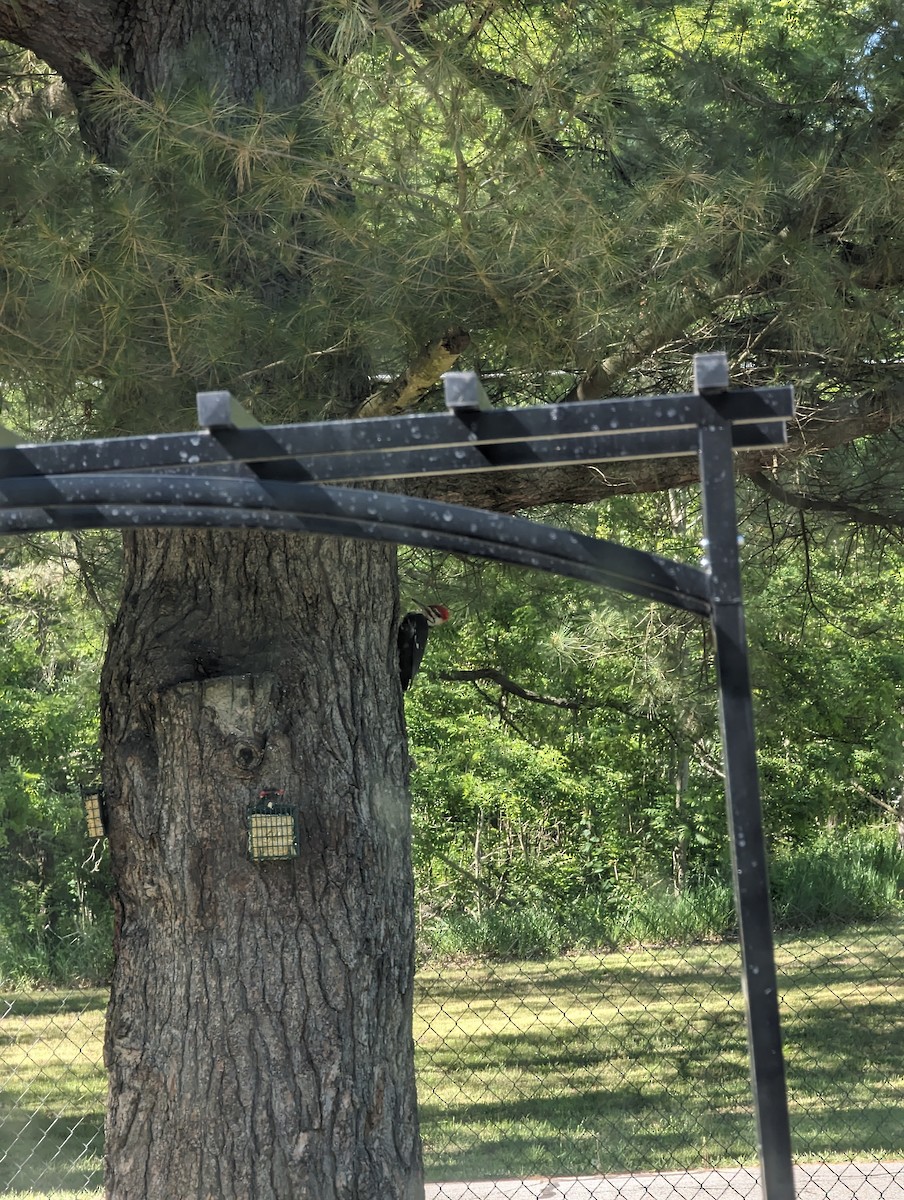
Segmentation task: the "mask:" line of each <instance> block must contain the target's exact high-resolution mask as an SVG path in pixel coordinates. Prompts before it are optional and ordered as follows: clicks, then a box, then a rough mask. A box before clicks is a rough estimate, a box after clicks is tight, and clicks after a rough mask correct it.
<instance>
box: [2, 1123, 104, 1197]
mask: <svg viewBox="0 0 904 1200" xmlns="http://www.w3.org/2000/svg"><path fill="white" fill-rule="evenodd" d="M103 1148H104V1117H103V1113H102V1112H91V1113H86V1114H84V1115H82V1116H78V1117H55V1116H54V1115H53V1114H52V1113H49V1112H46V1111H45V1112H35V1113H27V1112H25V1111H24V1110H23V1109H18V1110H15V1111H12V1112H10V1111H5V1112H2V1113H0V1194H7V1193H8V1192H10V1191H17V1192H36V1193H38V1194H39V1195H51V1194H53V1193H54V1192H56V1191H80V1190H82V1189H86V1188H88V1189H98V1188H100V1187H101V1186H102V1184H103V1167H102V1163H103Z"/></svg>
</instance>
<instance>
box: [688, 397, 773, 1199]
mask: <svg viewBox="0 0 904 1200" xmlns="http://www.w3.org/2000/svg"><path fill="white" fill-rule="evenodd" d="M700 475H701V483H702V493H703V527H704V533H705V542H704V545H705V548H706V553H707V557H708V559H709V569H710V580H711V587H712V613H711V617H710V620H711V623H712V631H713V638H714V641H715V649H716V670H717V674H718V685H719V720H720V724H721V729H722V755H723V761H724V764H725V796H726V806H727V809H728V831H729V839H730V842H731V860H732V872H733V877H734V893H735V904H736V906H737V914H738V924H739V928H740V940H741V962H742V972H743V975H742V982H743V987H744V995H745V999H746V1010H747V1038H748V1044H749V1049H750V1074H751V1085H752V1089H753V1103H754V1109H755V1112H756V1124H757V1143H758V1149H759V1157H760V1171H761V1181H762V1188H763V1197H764V1200H794V1174H793V1169H792V1162H791V1132H790V1126H789V1121H788V1096H787V1089H786V1086H785V1063H784V1055H783V1053H782V1037H781V1026H780V1022H779V1010H778V993H777V982H776V972H775V950H774V945H773V938H772V913H771V907H770V902H769V878H768V872H767V865H766V844H765V838H764V836H763V815H762V804H761V801H760V788H759V778H758V774H757V764H756V744H755V738H754V725H753V698H752V695H751V688H750V668H749V664H748V656H747V635H746V632H745V625H744V606H743V603H742V600H741V578H740V568H739V561H738V542H739V539H738V524H737V511H736V505H735V489H734V467H733V463H732V446H731V430H730V427H729V424H728V422H727V421H726V420H724V419H723V418H721V417H720V416H719V414H718V412H717V402H716V406H714V408H713V416H712V421H711V422H710V423H708V424H707V425H705V426H703V427H701V429H700Z"/></svg>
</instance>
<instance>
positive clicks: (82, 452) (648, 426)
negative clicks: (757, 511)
mask: <svg viewBox="0 0 904 1200" xmlns="http://www.w3.org/2000/svg"><path fill="white" fill-rule="evenodd" d="M225 395H228V393H225ZM706 403H707V402H706V401H705V400H704V399H703V397H701V396H685V395H678V396H662V397H653V398H641V399H638V400H598V401H597V400H593V401H586V402H584V403H580V404H559V405H540V406H538V407H535V408H524V409H504V410H496V411H492V412H483V411H478V412H473V411H466V412H465V413H464V414H463V415H450V414H447V413H427V414H422V415H419V416H408V417H377V418H374V419H372V420H367V421H361V420H357V421H328V422H316V423H312V424H307V425H274V426H267V427H260V426H258V427H251V428H231V427H220V426H217V427H215V432H208V431H200V430H199V431H197V432H194V433H178V434H171V433H162V434H148V435H146V436H144V437H127V438H102V439H92V440H88V441H79V442H57V443H52V444H49V445H18V446H15V447H10V446H3V445H2V444H0V475H38V474H47V475H60V474H70V473H75V472H89V471H136V470H157V469H160V468H172V469H177V470H178V469H183V468H184V469H189V468H191V467H205V466H210V465H213V464H221V465H222V464H227V463H235V462H238V461H243V462H254V463H260V462H264V461H268V460H272V461H276V460H279V459H296V460H298V461H299V462H300V463H301V464H302V466H303V467H304V468H305V470H308V471H309V472H310V473H311V477H312V478H314V477H316V478H325V479H331V480H334V481H337V482H338V481H339V480H340V479H344V480H349V481H350V480H354V479H360V480H366V479H373V478H377V477H404V476H406V475H412V474H414V475H417V474H423V473H429V472H437V471H443V472H445V473H448V472H449V471H473V470H475V469H479V470H487V469H490V470H492V469H498V468H494V466H493V463H492V462H491V461H489V460H490V459H491V458H492V456H493V455H494V454H495V455H497V457H498V458H499V465H500V467H507V468H515V467H529V466H549V465H553V464H555V463H558V464H562V463H567V462H582V461H583V462H586V461H594V460H595V461H599V462H603V461H606V460H607V458H622V457H626V456H627V457H645V456H647V455H648V454H676V453H678V454H691V453H696V444H695V443H693V437H694V436H695V434H692V436H691V437H680V436H677V435H678V434H680V431H681V430H687V431H693V430H696V428H697V427H698V425H699V423H700V421H701V420H703V419H705V415H706V411H707V410H706V409H705V408H704V407H703V405H705V404H706ZM720 403H721V404H722V406H723V408H724V410H725V412H726V414H727V415H726V419H727V420H729V421H730V422H731V423H732V424H733V425H734V426H737V427H738V433H737V434H736V435H733V436H737V438H738V443H737V444H738V446H739V447H740V446H743V445H749V444H753V445H764V444H767V443H768V444H773V443H774V442H777V441H783V440H784V436H783V432H782V428H781V423H782V422H783V421H785V420H787V419H788V418H789V417H790V416H791V414H792V412H793V391H792V389H791V388H764V389H758V390H757V389H746V390H743V391H737V392H728V393H727V394H726V396H725V397H724V398H721V397H720ZM749 426H752V427H754V430H755V429H756V427H757V426H759V427H760V429H759V431H753V432H751V433H750V439H751V440H750V441H749V442H745V441H744V440H743V439H744V438H745V437H746V436H747V435H745V434H744V433H742V432H741V430H742V429H743V428H746V427H749ZM660 433H664V436H663V437H658V438H657V437H656V436H655V435H657V434H660ZM651 435H653V440H649V439H650V437H651ZM571 439H574V445H573V447H572V446H571V445H570V444H569V443H570V441H571ZM584 440H587V441H588V442H589V445H588V446H587V447H586V449H589V452H590V453H589V454H585V453H584V452H583V451H582V449H581V445H580V444H581V442H582V441H584ZM506 443H513V444H519V443H527V444H528V445H525V454H524V457H523V459H522V460H521V461H519V460H518V459H517V458H516V457H514V454H513V453H506V452H505V451H503V450H502V449H501V447H502V446H504V445H505V444H506ZM531 443H533V444H535V445H536V444H538V445H537V448H536V449H535V450H534V452H533V454H531V453H529V452H528V450H529V445H530V444H531ZM692 443H693V444H692ZM478 447H481V448H483V449H484V450H486V452H487V454H486V456H484V457H480V456H479V451H478V453H477V454H475V451H477V450H478ZM443 450H449V451H452V453H451V454H449V455H446V456H445V457H443V456H441V455H439V453H438V452H440V451H443ZM459 451H462V452H463V454H462V456H461V457H460V458H459V459H457V460H456V454H457V452H459ZM430 454H436V455H437V457H436V458H435V459H434V460H431V459H430V458H429V455H430ZM357 455H364V456H368V457H367V458H366V463H365V465H364V467H363V468H359V466H358V465H357V464H356V462H355V461H353V459H352V458H351V456H357ZM381 455H385V456H386V457H385V460H384V459H382V458H381V457H380V456H381ZM420 455H426V456H427V457H425V458H420V457H419V456H420ZM346 456H349V461H348V464H347V466H343V467H342V468H341V469H340V467H339V465H338V460H339V459H342V458H344V457H346ZM321 457H322V458H324V459H326V463H325V465H324V467H323V473H322V474H317V475H315V472H316V471H317V467H316V465H315V464H314V462H313V461H312V460H314V459H317V458H321Z"/></svg>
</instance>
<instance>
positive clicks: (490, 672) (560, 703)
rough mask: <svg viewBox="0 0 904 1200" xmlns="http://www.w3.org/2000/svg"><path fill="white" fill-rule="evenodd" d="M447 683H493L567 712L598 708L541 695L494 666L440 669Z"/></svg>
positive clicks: (503, 689) (597, 704)
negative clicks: (450, 669) (466, 669)
mask: <svg viewBox="0 0 904 1200" xmlns="http://www.w3.org/2000/svg"><path fill="white" fill-rule="evenodd" d="M437 678H438V679H443V680H445V681H447V682H448V683H494V684H495V685H496V686H497V687H499V688H501V689H502V691H503V692H507V693H508V694H509V695H511V696H519V697H520V698H521V699H522V700H530V701H531V703H533V704H547V705H549V706H550V707H551V708H564V709H567V710H568V711H569V712H579V711H580V710H581V709H584V708H599V707H601V706H600V704H599V703H595V702H592V701H580V700H565V699H563V698H562V697H560V696H543V695H541V694H540V692H534V691H531V689H530V688H526V687H522V686H521V684H520V683H516V682H515V680H514V679H509V677H508V675H504V674H503V673H502V671H498V670H497V669H496V668H495V667H476V668H474V669H473V670H470V671H441V672H439V674H438V675H437Z"/></svg>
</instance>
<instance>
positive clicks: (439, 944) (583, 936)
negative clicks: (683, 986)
mask: <svg viewBox="0 0 904 1200" xmlns="http://www.w3.org/2000/svg"><path fill="white" fill-rule="evenodd" d="M771 890H772V905H773V917H774V921H775V925H776V928H778V929H788V930H799V929H808V928H816V927H832V926H840V925H845V924H853V923H861V924H862V923H864V922H869V921H877V920H879V919H881V918H882V917H885V916H889V915H892V914H894V913H898V912H904V853H902V852H901V850H900V849H899V848H898V845H897V840H896V836H895V831H894V830H892V829H890V828H885V827H879V826H866V827H864V828H861V829H854V830H850V831H847V832H837V831H833V832H831V833H822V834H820V835H817V836H816V837H815V838H814V839H812V840H811V841H810V842H808V843H806V844H805V845H798V846H786V847H780V848H779V849H778V850H777V851H776V852H775V853H774V855H773V862H772V868H771ZM734 931H735V913H734V900H733V897H732V891H731V886H730V884H729V882H728V881H727V880H718V879H705V880H702V881H698V882H697V883H696V884H695V885H694V886H691V887H688V888H687V889H686V890H685V891H683V892H681V893H676V892H675V891H674V889H673V888H672V887H671V886H669V885H668V884H665V883H663V882H662V881H660V880H656V879H653V880H649V881H641V882H632V883H630V884H628V885H624V884H622V885H619V886H617V887H614V888H612V889H611V890H610V891H609V892H608V893H606V894H605V895H601V896H600V897H598V898H592V897H590V898H588V897H585V898H583V899H580V900H577V901H575V902H573V903H570V904H567V905H563V904H561V903H555V902H553V901H552V900H550V901H544V900H530V901H527V902H524V903H518V904H511V903H510V904H508V905H500V906H498V907H496V908H494V909H491V910H484V911H483V912H482V913H481V914H480V916H479V917H478V916H476V915H474V914H472V913H469V912H460V911H458V912H451V913H445V914H442V915H439V916H432V917H430V918H428V919H426V920H424V921H422V923H421V930H420V945H421V949H422V951H423V952H425V953H426V954H428V955H437V956H443V955H456V954H473V955H487V956H493V957H498V958H542V957H544V956H548V955H554V954H560V953H563V952H566V951H573V950H585V949H593V948H596V947H600V946H606V947H609V948H614V947H619V946H627V945H634V944H645V945H668V944H674V943H689V942H701V941H708V940H712V939H719V938H725V937H730V936H732V935H733V934H734Z"/></svg>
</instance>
